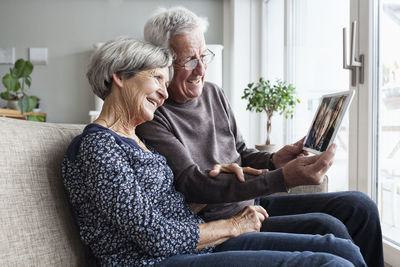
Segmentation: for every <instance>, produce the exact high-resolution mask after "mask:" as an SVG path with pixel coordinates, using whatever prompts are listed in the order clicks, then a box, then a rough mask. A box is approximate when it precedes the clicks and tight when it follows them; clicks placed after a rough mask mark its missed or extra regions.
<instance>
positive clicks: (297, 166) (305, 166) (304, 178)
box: [283, 144, 336, 188]
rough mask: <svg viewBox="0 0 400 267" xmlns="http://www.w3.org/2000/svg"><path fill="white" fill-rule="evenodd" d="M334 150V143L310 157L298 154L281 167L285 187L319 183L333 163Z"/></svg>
mask: <svg viewBox="0 0 400 267" xmlns="http://www.w3.org/2000/svg"><path fill="white" fill-rule="evenodd" d="M335 152H336V145H335V144H333V145H331V146H330V147H329V149H328V150H327V151H325V152H323V153H322V154H319V155H316V156H311V157H304V156H300V157H298V158H296V159H294V160H292V161H290V162H289V163H288V164H286V165H285V167H283V176H284V179H285V184H286V187H287V188H292V187H295V186H298V185H318V184H321V183H322V181H323V178H324V175H325V173H326V172H327V171H328V169H329V168H330V167H331V165H332V163H333V158H334V157H335Z"/></svg>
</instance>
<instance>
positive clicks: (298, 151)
mask: <svg viewBox="0 0 400 267" xmlns="http://www.w3.org/2000/svg"><path fill="white" fill-rule="evenodd" d="M304 138H305V137H303V138H302V139H300V140H299V141H297V142H296V143H294V144H292V145H286V146H284V147H283V148H281V149H280V150H279V151H278V152H276V153H275V154H274V155H273V156H272V163H273V164H274V166H275V168H276V169H279V168H282V167H284V166H285V165H286V164H287V163H288V162H289V161H291V160H293V159H295V158H297V157H299V156H304V155H308V152H306V151H303V143H304Z"/></svg>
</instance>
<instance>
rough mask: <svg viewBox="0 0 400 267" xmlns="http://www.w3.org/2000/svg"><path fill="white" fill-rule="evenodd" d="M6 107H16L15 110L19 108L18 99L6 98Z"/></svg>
mask: <svg viewBox="0 0 400 267" xmlns="http://www.w3.org/2000/svg"><path fill="white" fill-rule="evenodd" d="M7 107H8V108H9V109H16V110H19V107H18V100H8V101H7Z"/></svg>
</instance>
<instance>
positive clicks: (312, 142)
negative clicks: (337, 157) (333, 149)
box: [303, 90, 354, 154]
mask: <svg viewBox="0 0 400 267" xmlns="http://www.w3.org/2000/svg"><path fill="white" fill-rule="evenodd" d="M353 95H354V90H350V91H344V92H339V93H334V94H329V95H323V96H322V99H321V102H320V104H319V106H318V109H317V111H316V113H315V115H314V119H313V121H312V123H311V127H310V129H309V131H308V133H307V136H306V138H305V140H304V144H303V149H304V150H307V151H310V152H312V153H315V154H320V153H321V152H324V151H325V150H327V149H328V147H329V146H330V145H331V144H332V143H333V141H334V139H335V136H336V133H337V131H338V130H339V128H340V124H341V123H342V120H343V117H344V115H345V113H346V111H347V109H348V107H349V106H350V103H351V100H352V98H353Z"/></svg>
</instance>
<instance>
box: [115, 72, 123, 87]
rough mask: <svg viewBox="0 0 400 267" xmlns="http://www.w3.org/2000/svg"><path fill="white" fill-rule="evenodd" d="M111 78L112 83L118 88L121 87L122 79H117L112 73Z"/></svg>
mask: <svg viewBox="0 0 400 267" xmlns="http://www.w3.org/2000/svg"><path fill="white" fill-rule="evenodd" d="M112 77H113V81H114V83H115V84H116V85H117V86H118V87H122V86H123V84H124V83H123V82H122V79H121V77H119V76H118V75H117V74H115V73H113V74H112Z"/></svg>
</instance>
